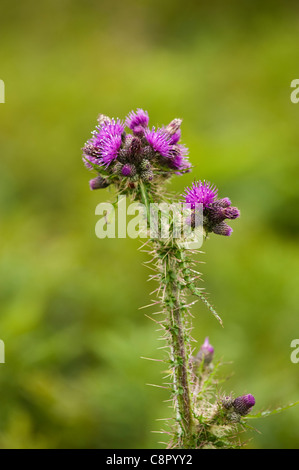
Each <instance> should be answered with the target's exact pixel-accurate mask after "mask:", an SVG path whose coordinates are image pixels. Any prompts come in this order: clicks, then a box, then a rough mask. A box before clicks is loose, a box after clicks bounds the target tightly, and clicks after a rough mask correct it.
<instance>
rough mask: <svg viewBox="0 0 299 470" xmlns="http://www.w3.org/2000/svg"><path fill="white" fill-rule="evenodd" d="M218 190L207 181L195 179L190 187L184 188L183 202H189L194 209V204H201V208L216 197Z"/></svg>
mask: <svg viewBox="0 0 299 470" xmlns="http://www.w3.org/2000/svg"><path fill="white" fill-rule="evenodd" d="M217 193H218V190H217V189H216V188H215V186H213V185H211V183H209V182H207V181H203V182H202V181H197V182H194V183H192V186H191V188H186V190H185V202H186V203H187V204H191V207H192V209H194V207H195V204H202V205H203V208H206V207H208V206H209V205H210V204H211V203H212V202H214V200H215V199H216V197H217Z"/></svg>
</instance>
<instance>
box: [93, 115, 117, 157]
mask: <svg viewBox="0 0 299 470" xmlns="http://www.w3.org/2000/svg"><path fill="white" fill-rule="evenodd" d="M123 133H124V125H123V123H122V122H121V121H120V120H119V119H118V120H117V121H114V120H112V121H111V122H109V123H107V121H104V124H103V125H101V126H98V127H97V129H96V131H94V133H93V142H94V145H95V146H96V147H97V148H98V150H99V154H100V158H101V164H102V165H106V166H109V165H110V163H111V162H112V161H113V160H115V159H116V158H117V156H118V152H119V150H120V147H121V145H122V136H123Z"/></svg>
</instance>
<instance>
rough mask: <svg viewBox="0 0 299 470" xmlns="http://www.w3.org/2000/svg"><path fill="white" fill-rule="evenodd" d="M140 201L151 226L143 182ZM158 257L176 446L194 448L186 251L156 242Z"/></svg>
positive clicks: (171, 242)
mask: <svg viewBox="0 0 299 470" xmlns="http://www.w3.org/2000/svg"><path fill="white" fill-rule="evenodd" d="M140 199H141V201H142V202H143V204H144V205H145V207H146V214H147V225H148V227H150V202H151V200H153V198H152V197H150V196H149V194H148V192H147V189H146V186H145V185H144V184H143V183H142V182H141V183H140ZM153 244H154V246H155V248H156V254H157V257H158V259H159V261H158V263H157V267H158V269H159V271H160V272H159V274H160V281H161V284H163V285H164V291H163V294H162V296H161V303H162V306H163V309H164V310H165V312H166V313H167V315H168V331H169V341H170V350H171V361H172V368H173V384H172V388H173V395H174V401H175V408H176V412H177V423H178V427H179V439H178V441H179V442H177V443H174V445H175V446H176V447H183V448H192V447H193V445H192V435H193V429H194V422H193V411H192V403H191V399H190V386H189V381H190V371H189V370H188V363H189V360H188V359H189V358H188V357H187V354H186V347H185V341H186V338H187V336H188V334H187V331H186V327H185V321H184V320H185V319H184V315H185V313H186V310H187V309H186V307H185V303H184V301H183V299H182V295H181V285H180V282H179V280H178V273H179V272H180V268H181V263H182V260H183V252H182V250H183V249H182V248H179V247H178V246H177V245H176V244H175V242H174V240H173V239H171V238H170V239H168V240H163V239H161V238H160V239H159V241H157V240H153Z"/></svg>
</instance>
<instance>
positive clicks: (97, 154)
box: [83, 109, 191, 189]
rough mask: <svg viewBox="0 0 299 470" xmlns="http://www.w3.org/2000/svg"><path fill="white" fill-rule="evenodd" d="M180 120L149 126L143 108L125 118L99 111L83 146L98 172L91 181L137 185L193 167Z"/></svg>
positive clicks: (95, 184)
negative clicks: (105, 114)
mask: <svg viewBox="0 0 299 470" xmlns="http://www.w3.org/2000/svg"><path fill="white" fill-rule="evenodd" d="M181 123H182V120H181V119H174V120H173V121H172V122H171V123H170V124H169V125H168V126H166V127H161V128H158V129H155V128H154V127H153V128H152V129H150V128H149V127H148V124H149V116H148V113H147V112H146V111H143V110H142V109H137V111H136V112H134V111H132V112H130V113H129V115H128V116H127V118H126V119H125V121H124V122H123V121H121V120H120V119H116V120H115V119H110V118H109V117H107V116H104V115H103V114H100V115H99V117H98V126H97V127H96V129H95V131H93V132H92V138H91V139H90V140H89V141H88V142H86V144H85V146H84V147H83V160H84V162H85V165H86V166H87V168H89V169H92V168H94V169H96V170H97V171H98V173H99V175H98V177H96V178H94V179H92V180H91V181H90V187H91V189H100V188H105V187H107V186H109V184H111V183H114V184H118V183H121V182H124V181H125V182H127V183H128V186H129V187H134V183H135V182H137V181H138V180H141V181H143V182H153V181H154V180H155V179H157V178H158V177H161V176H162V177H163V178H168V177H169V176H171V175H172V174H173V173H175V174H178V175H180V174H183V173H186V172H188V171H190V167H191V165H190V163H189V161H188V159H187V154H188V149H187V148H186V147H185V146H184V145H182V144H181V143H179V141H180V138H181V129H180V126H181ZM126 127H127V128H128V129H130V131H131V132H132V133H127V132H126V131H125V128H126Z"/></svg>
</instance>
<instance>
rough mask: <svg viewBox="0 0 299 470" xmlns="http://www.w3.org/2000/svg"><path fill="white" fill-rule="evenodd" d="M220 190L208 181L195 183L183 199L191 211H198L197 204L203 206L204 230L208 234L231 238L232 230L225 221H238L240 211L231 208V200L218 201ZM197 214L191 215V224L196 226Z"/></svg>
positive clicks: (187, 190)
mask: <svg viewBox="0 0 299 470" xmlns="http://www.w3.org/2000/svg"><path fill="white" fill-rule="evenodd" d="M217 194H218V190H217V189H216V187H215V186H212V185H211V184H210V183H208V182H206V181H203V182H202V181H198V182H196V183H193V185H192V187H191V188H187V189H186V190H185V193H184V194H183V197H184V199H185V202H186V203H187V204H191V209H193V210H194V211H195V210H196V204H202V209H203V228H204V229H205V231H206V233H209V232H214V233H216V234H217V235H224V236H229V235H231V233H232V231H233V230H232V228H231V227H230V226H229V225H227V224H226V222H224V221H225V219H236V218H238V217H239V216H240V211H239V209H237V208H236V207H232V206H231V201H230V199H229V198H227V197H225V198H223V199H217ZM194 220H195V213H194V212H193V214H192V215H191V224H193V225H195V222H194Z"/></svg>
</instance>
